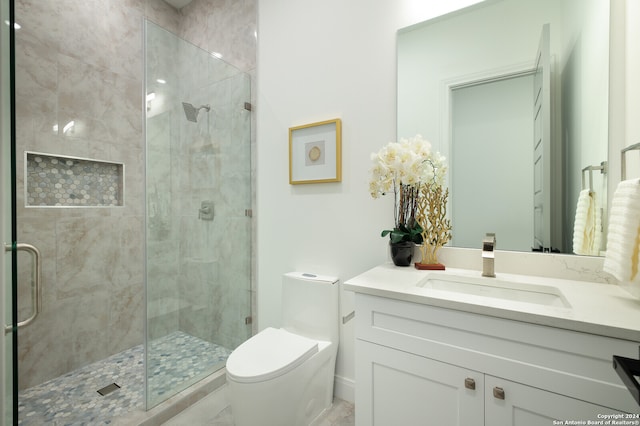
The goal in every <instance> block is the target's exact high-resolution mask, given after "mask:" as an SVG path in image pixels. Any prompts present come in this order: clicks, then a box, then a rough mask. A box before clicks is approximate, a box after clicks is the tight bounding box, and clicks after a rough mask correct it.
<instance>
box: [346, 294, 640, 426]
mask: <svg viewBox="0 0 640 426" xmlns="http://www.w3.org/2000/svg"><path fill="white" fill-rule="evenodd" d="M355 302H356V348H355V349H356V371H355V374H356V401H355V407H356V425H359V426H369V425H438V426H442V425H465V426H469V425H490V426H500V425H505V426H506V425H514V426H522V425H526V426H538V425H552V424H553V421H554V420H556V421H562V422H563V423H561V424H564V421H566V420H575V421H582V420H583V421H585V422H586V421H588V420H591V421H596V420H603V419H602V417H599V415H600V416H602V415H607V414H615V413H623V412H626V413H638V412H640V407H638V405H637V404H636V403H635V401H634V400H633V398H632V397H631V395H630V394H629V392H628V390H627V389H626V388H625V387H624V385H623V384H622V382H621V381H620V379H619V378H618V376H617V374H616V373H615V371H614V370H613V368H612V355H613V354H616V355H622V356H627V357H632V358H633V357H635V358H637V357H638V350H639V345H640V344H639V343H638V342H633V341H629V340H624V339H616V338H610V337H604V336H599V335H594V334H589V333H583V332H577V331H572V330H567V329H561V328H556V327H550V326H548V325H538V324H533V323H527V322H520V321H514V320H510V319H503V318H498V317H494V316H489V315H482V314H477V313H469V312H464V311H460V310H453V309H447V308H442V307H436V306H431V305H428V304H421V303H414V302H409V301H403V300H395V299H391V298H386V297H379V296H374V295H370V294H364V293H357V292H356V296H355Z"/></svg>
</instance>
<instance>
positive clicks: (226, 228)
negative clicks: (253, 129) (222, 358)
mask: <svg viewBox="0 0 640 426" xmlns="http://www.w3.org/2000/svg"><path fill="white" fill-rule="evenodd" d="M147 37H148V39H149V40H150V42H149V43H148V46H147V57H148V60H147V62H148V64H151V63H152V64H153V66H152V67H150V68H151V69H150V70H149V71H148V73H149V76H150V77H151V78H150V79H154V78H155V77H156V76H163V77H166V78H167V80H172V81H178V82H179V83H178V85H177V87H178V90H177V91H176V88H172V87H170V85H169V84H166V85H161V86H158V87H156V88H155V89H154V90H157V92H156V93H157V97H160V98H162V99H163V100H164V102H163V103H162V104H158V105H157V106H154V107H153V108H152V110H151V112H150V115H152V117H151V118H150V119H149V120H148V123H147V140H148V148H147V149H148V155H149V156H150V157H149V167H148V170H147V174H148V179H149V181H148V188H150V190H149V191H148V202H149V212H150V214H149V222H148V228H147V230H148V240H149V246H148V247H149V255H148V260H147V262H148V263H147V270H148V274H149V283H150V285H149V286H150V287H149V290H148V303H150V306H151V307H152V310H153V313H154V314H153V319H152V320H150V321H149V323H148V330H149V333H150V336H151V337H152V338H160V337H162V336H164V335H166V334H168V333H171V332H174V331H176V330H181V331H186V332H187V333H189V334H191V335H194V336H198V337H200V338H202V339H205V340H207V341H211V342H215V343H217V344H220V345H223V346H225V347H227V348H235V347H236V346H237V345H238V344H240V343H241V342H242V341H244V340H245V339H246V338H247V337H248V336H249V334H250V331H251V330H250V327H248V326H247V325H245V322H244V321H245V317H246V316H248V315H250V306H251V305H250V292H249V285H248V284H249V283H250V279H251V273H250V259H251V253H250V248H251V219H250V218H247V217H246V216H245V214H244V212H245V209H247V208H249V207H250V206H251V192H250V191H251V167H250V165H251V162H250V149H249V148H250V146H249V143H250V135H251V133H250V127H249V126H250V121H251V117H250V112H249V111H246V110H245V109H244V108H243V105H244V102H246V101H248V100H249V99H250V90H249V89H250V84H249V83H250V82H249V81H248V79H249V77H248V76H247V75H246V74H244V73H239V72H238V70H237V69H235V68H233V67H231V66H229V65H228V64H226V63H224V62H222V61H219V60H218V59H215V58H212V57H211V56H210V55H208V54H206V53H204V52H203V51H202V50H201V49H198V48H196V47H195V46H192V45H189V44H187V43H183V42H180V43H179V45H178V46H176V45H175V42H174V40H175V37H173V35H172V34H170V33H168V32H166V31H164V30H163V29H161V28H159V27H157V26H156V25H154V24H149V27H148V31H147ZM167 57H170V58H174V61H172V62H171V63H166V61H164V59H163V58H167ZM175 64H178V65H177V67H178V69H177V70H176V65H175ZM174 77H177V78H174ZM182 101H185V102H190V103H192V104H193V105H195V106H199V105H209V106H210V111H206V110H201V111H200V113H199V114H198V121H197V123H194V122H191V121H188V120H187V119H186V118H185V114H184V112H183V111H182V107H181V102H182ZM168 135H170V136H168ZM151 156H153V157H151ZM168 171H170V173H168ZM204 200H207V201H211V202H212V203H213V206H214V207H213V208H214V219H213V220H212V221H207V220H201V219H200V218H199V214H198V213H199V208H200V205H201V202H202V201H204ZM152 244H153V245H152ZM167 247H173V249H172V250H169V251H167V250H166V248H167ZM169 265H170V266H169ZM176 266H177V267H176ZM151 286H152V288H151Z"/></svg>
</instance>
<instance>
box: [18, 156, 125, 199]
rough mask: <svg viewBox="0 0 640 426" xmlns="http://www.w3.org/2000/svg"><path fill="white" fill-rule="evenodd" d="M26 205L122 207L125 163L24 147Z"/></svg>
mask: <svg viewBox="0 0 640 426" xmlns="http://www.w3.org/2000/svg"><path fill="white" fill-rule="evenodd" d="M24 164H25V165H26V167H25V192H26V193H25V205H26V207H120V206H123V205H124V164H123V163H116V162H108V161H101V160H93V159H87V158H78V157H69V156H62V155H54V154H45V153H39V152H29V151H25V163H24Z"/></svg>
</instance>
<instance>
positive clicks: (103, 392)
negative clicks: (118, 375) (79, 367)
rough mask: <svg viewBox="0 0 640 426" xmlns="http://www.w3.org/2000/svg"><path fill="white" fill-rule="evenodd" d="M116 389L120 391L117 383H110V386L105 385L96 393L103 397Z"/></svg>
mask: <svg viewBox="0 0 640 426" xmlns="http://www.w3.org/2000/svg"><path fill="white" fill-rule="evenodd" d="M118 389H120V386H119V385H118V384H117V383H111V384H110V385H107V386H105V387H103V388H102V389H98V393H99V394H100V395H102V396H105V395H108V394H110V393H111V392H113V391H116V390H118Z"/></svg>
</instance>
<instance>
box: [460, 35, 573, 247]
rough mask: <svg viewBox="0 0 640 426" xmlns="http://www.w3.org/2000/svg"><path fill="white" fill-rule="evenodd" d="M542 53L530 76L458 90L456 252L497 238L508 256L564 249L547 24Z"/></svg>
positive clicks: (478, 83)
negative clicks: (492, 235)
mask: <svg viewBox="0 0 640 426" xmlns="http://www.w3.org/2000/svg"><path fill="white" fill-rule="evenodd" d="M541 46H545V47H544V48H541V49H539V52H538V53H537V55H536V67H535V68H533V69H531V70H529V71H522V72H517V73H510V74H502V75H495V76H493V77H490V78H485V79H482V80H479V81H473V82H468V83H465V84H462V85H459V86H456V87H453V88H452V91H451V123H452V124H451V126H452V128H451V147H452V148H451V171H452V173H451V176H452V178H451V187H452V189H451V193H452V199H451V217H452V222H453V223H455V224H456V228H455V230H456V232H454V234H453V245H454V246H457V247H475V246H477V245H478V244H479V241H481V239H482V236H483V235H484V234H485V233H486V232H495V233H496V236H497V237H498V248H500V249H502V250H515V251H531V250H534V251H556V250H558V249H560V248H561V245H562V243H561V238H562V230H561V229H554V227H556V228H557V227H561V220H559V219H560V217H561V210H560V207H561V202H560V200H558V199H557V197H559V191H561V187H562V185H561V182H560V175H559V174H558V173H556V172H558V170H559V169H558V167H557V166H559V165H560V161H561V157H560V154H561V147H560V145H559V144H552V143H551V87H550V81H551V77H550V63H551V58H550V55H549V26H548V25H545V26H544V27H543V35H542V36H541ZM532 118H533V119H532ZM532 141H533V144H532ZM532 145H533V147H534V149H533V151H532V148H531V147H532ZM456 171H462V173H456ZM554 173H555V174H554ZM532 194H533V196H532ZM505 212H506V213H507V214H505ZM470 213H471V214H470ZM556 237H557V238H556Z"/></svg>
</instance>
